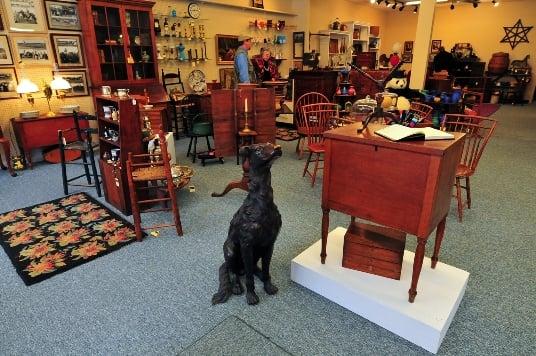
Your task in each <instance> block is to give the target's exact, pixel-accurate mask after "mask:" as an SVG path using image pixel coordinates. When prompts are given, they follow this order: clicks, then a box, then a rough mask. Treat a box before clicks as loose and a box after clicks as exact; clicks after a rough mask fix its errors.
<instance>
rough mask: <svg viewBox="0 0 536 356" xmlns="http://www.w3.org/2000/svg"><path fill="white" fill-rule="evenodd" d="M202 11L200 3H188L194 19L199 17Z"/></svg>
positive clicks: (189, 14)
mask: <svg viewBox="0 0 536 356" xmlns="http://www.w3.org/2000/svg"><path fill="white" fill-rule="evenodd" d="M200 13H201V9H200V8H199V5H198V4H196V3H194V2H191V3H189V4H188V16H190V17H191V18H194V19H198V18H199V14H200Z"/></svg>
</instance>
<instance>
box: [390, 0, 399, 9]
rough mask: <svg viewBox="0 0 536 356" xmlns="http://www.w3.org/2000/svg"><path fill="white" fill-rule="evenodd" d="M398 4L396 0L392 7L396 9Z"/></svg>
mask: <svg viewBox="0 0 536 356" xmlns="http://www.w3.org/2000/svg"><path fill="white" fill-rule="evenodd" d="M396 5H398V3H397V2H396V1H395V3H394V5H393V6H391V9H393V10H396Z"/></svg>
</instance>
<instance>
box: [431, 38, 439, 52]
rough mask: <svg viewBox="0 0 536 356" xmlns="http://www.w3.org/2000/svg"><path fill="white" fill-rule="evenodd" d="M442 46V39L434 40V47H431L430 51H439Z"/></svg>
mask: <svg viewBox="0 0 536 356" xmlns="http://www.w3.org/2000/svg"><path fill="white" fill-rule="evenodd" d="M440 47H441V40H432V48H431V50H430V52H431V53H438V52H439V48H440Z"/></svg>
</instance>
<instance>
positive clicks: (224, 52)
mask: <svg viewBox="0 0 536 356" xmlns="http://www.w3.org/2000/svg"><path fill="white" fill-rule="evenodd" d="M237 48H238V36H236V35H216V55H217V56H218V58H217V60H216V63H217V64H234V55H235V52H236V49H237Z"/></svg>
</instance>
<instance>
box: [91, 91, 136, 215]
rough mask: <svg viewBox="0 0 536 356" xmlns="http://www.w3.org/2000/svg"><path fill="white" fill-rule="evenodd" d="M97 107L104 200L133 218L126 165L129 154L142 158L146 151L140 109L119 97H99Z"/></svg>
mask: <svg viewBox="0 0 536 356" xmlns="http://www.w3.org/2000/svg"><path fill="white" fill-rule="evenodd" d="M95 103H96V110H95V114H96V115H97V121H98V125H99V144H100V149H99V152H100V153H99V154H100V161H99V165H100V170H101V174H102V183H103V187H104V197H105V198H106V201H107V202H109V203H110V204H112V205H113V206H115V207H116V208H117V209H119V210H121V212H123V213H124V214H126V215H130V214H131V207H130V194H129V189H128V182H127V175H126V161H127V159H128V153H129V152H132V153H133V154H139V153H142V151H143V145H142V133H141V123H140V112H139V108H138V105H137V103H136V104H134V103H133V100H131V99H119V98H117V97H104V96H96V97H95ZM108 109H109V110H108ZM105 111H109V112H113V111H117V112H118V115H117V119H112V117H109V115H105ZM114 116H115V115H114Z"/></svg>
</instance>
